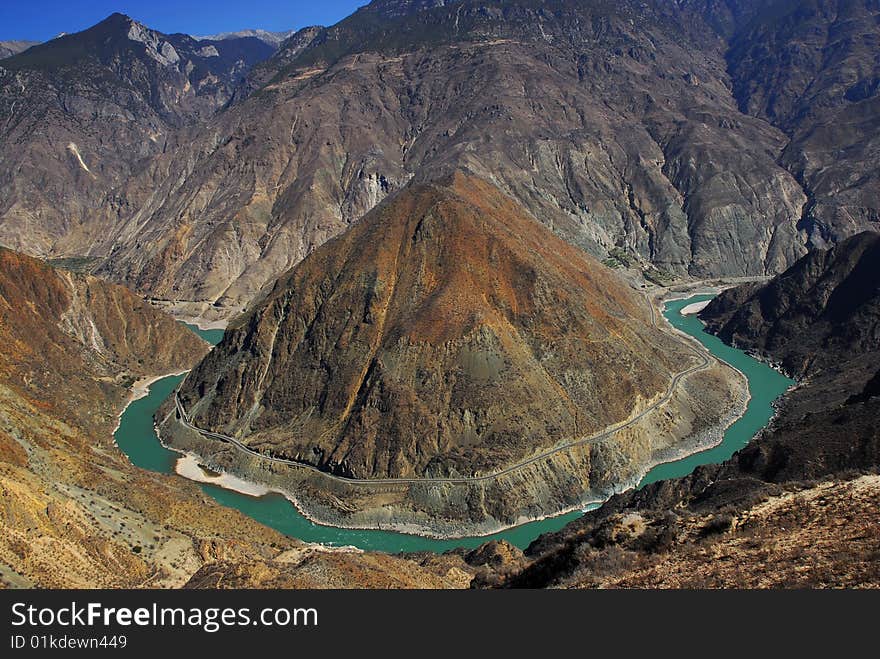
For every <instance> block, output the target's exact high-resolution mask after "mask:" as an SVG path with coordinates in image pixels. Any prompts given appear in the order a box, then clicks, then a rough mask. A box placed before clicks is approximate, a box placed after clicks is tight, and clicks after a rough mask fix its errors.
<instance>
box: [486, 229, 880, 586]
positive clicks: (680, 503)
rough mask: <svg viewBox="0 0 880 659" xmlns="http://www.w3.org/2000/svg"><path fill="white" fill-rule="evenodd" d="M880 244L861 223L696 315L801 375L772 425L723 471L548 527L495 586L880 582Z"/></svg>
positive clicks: (625, 497) (699, 472)
mask: <svg viewBox="0 0 880 659" xmlns="http://www.w3.org/2000/svg"><path fill="white" fill-rule="evenodd" d="M878 246H880V235H878V234H875V233H862V234H859V235H856V236H853V237H851V238H849V239H847V240H845V241H843V242H842V243H840V244H839V245H837V246H836V247H834V248H833V249H831V250H830V251H823V250H817V251H814V252H811V253H810V254H809V255H807V256H805V257H804V258H803V259H801V260H800V261H798V262H797V263H796V264H795V265H794V266H792V267H791V268H790V269H788V270H787V271H786V272H784V273H783V274H781V275H779V276H778V277H776V278H775V279H773V280H772V281H770V282H769V283H767V284H764V285H758V286H755V285H746V286H741V287H739V288H735V289H730V290H728V291H725V292H724V293H722V294H721V295H719V296H718V297H717V298H716V299H715V300H713V302H712V303H711V304H710V305H709V306H708V307H706V309H705V310H704V311H703V312H702V313H701V317H702V318H703V319H704V320H706V321H707V323H708V326H709V328H710V330H712V331H715V332H717V333H718V334H719V336H720V337H721V338H722V339H724V340H725V341H729V342H735V343H736V344H738V345H740V346H743V347H750V348H752V349H755V350H757V351H758V352H760V353H761V355H763V356H764V357H766V358H767V359H770V360H773V361H776V362H778V363H782V364H783V365H785V366H786V368H788V369H789V370H790V371H792V372H794V373H797V374H798V375H806V376H807V377H806V379H804V380H803V381H802V382H801V383H800V384H799V385H798V386H797V387H796V388H795V389H793V390H792V391H790V392H789V393H788V394H786V395H785V396H784V397H783V398H782V399H781V400H780V402H779V405H778V414H777V416H776V418H775V419H774V420H773V422H772V423H771V424H770V426H768V428H766V429H765V430H763V431H762V432H761V433H760V434H759V435H757V436H756V437H755V438H754V439H753V440H752V441H751V442H750V443H749V444H748V445H747V446H746V447H745V448H744V449H743V450H741V451H739V452H738V453H737V454H736V455H734V456H733V457H732V458H731V459H730V460H728V461H726V462H724V463H722V464H720V465H708V466H704V467H699V468H698V469H696V470H695V471H694V473H693V474H691V475H690V476H687V477H685V478H678V479H672V480H667V481H662V482H658V483H654V484H651V485H649V486H647V487H645V488H643V489H641V490H639V491H632V492H627V493H624V494H622V495H619V496H617V497H614V498H613V499H611V500H610V501H609V502H608V503H606V504H605V505H604V506H602V508H600V509H599V510H597V511H595V512H592V513H588V514H587V515H585V516H584V517H583V518H581V519H579V520H577V521H576V522H573V523H571V524H569V525H568V526H566V527H565V528H564V529H563V530H562V531H560V532H559V533H553V534H547V535H545V536H542V537H541V538H539V539H538V540H536V541H535V542H534V543H533V544H532V546H531V547H529V549H528V550H527V552H526V554H527V556H528V557H530V558H531V563H530V564H529V565H527V566H526V567H525V568H524V569H520V570H519V571H518V572H516V573H514V574H512V575H506V576H501V577H496V578H495V580H494V581H493V580H492V579H489V580H487V583H495V584H498V583H503V584H505V585H512V586H530V587H537V586H549V585H555V586H577V587H584V586H606V587H608V586H618V587H620V586H624V587H627V586H629V587H632V586H636V587H657V586H660V587H703V588H705V587H725V586H726V587H730V586H739V587H768V586H783V587H817V586H818V587H827V586H846V585H873V586H875V587H876V586H877V584H878V583H880V570H878V562H877V557H878V550H880V534H878V519H880V510H878V505H877V503H878V501H880V498H878V492H880V478H878V476H877V473H878V472H880V372H878V364H880V337H878V334H877V328H878V318H880V297H878V292H880V289H878V286H880V270H878V264H880V260H878V257H880V253H878ZM860 476H861V477H860ZM816 483H820V485H816Z"/></svg>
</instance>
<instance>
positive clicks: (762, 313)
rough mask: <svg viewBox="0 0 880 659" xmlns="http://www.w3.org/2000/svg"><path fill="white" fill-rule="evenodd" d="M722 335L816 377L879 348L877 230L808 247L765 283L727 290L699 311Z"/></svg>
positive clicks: (879, 246)
mask: <svg viewBox="0 0 880 659" xmlns="http://www.w3.org/2000/svg"><path fill="white" fill-rule="evenodd" d="M701 318H703V319H704V320H705V321H706V322H707V326H708V328H709V330H710V331H711V332H713V333H715V334H717V335H718V336H719V337H721V338H722V339H723V340H724V341H726V342H728V343H732V344H735V345H737V346H740V347H742V348H744V349H748V350H752V351H755V352H757V353H758V354H760V355H762V356H764V357H765V358H768V359H772V360H774V361H776V362H778V363H779V364H781V365H782V367H783V368H784V369H785V370H786V371H788V372H789V373H793V374H794V375H796V376H803V375H814V374H815V373H817V372H819V371H821V370H823V369H827V368H828V367H831V366H838V365H840V363H841V362H844V361H849V360H850V359H852V358H853V357H854V356H855V355H861V354H863V353H866V352H870V351H876V350H878V349H880V233H874V232H864V233H861V234H857V235H855V236H852V237H851V238H848V239H846V240H844V241H843V242H841V243H840V244H839V245H837V246H836V247H834V248H832V249H830V250H813V251H812V252H810V253H809V254H807V255H806V256H804V257H803V258H802V259H800V260H799V261H798V262H797V263H796V264H794V265H793V266H792V267H791V268H790V269H789V270H787V271H786V272H785V273H784V274H783V275H781V276H779V277H776V278H775V279H773V280H772V281H771V282H770V283H768V284H766V285H760V286H759V285H755V286H751V287H741V288H735V289H731V290H728V291H725V292H724V293H722V294H721V295H719V296H718V297H717V298H716V299H714V300H713V301H712V303H711V304H710V305H709V306H708V307H707V308H706V309H705V310H704V311H703V312H702V313H701Z"/></svg>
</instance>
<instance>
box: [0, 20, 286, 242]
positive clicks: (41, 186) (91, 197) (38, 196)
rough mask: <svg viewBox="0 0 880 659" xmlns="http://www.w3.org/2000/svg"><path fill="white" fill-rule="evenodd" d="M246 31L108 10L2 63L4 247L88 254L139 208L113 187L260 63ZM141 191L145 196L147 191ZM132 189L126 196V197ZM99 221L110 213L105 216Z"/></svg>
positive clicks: (263, 53)
mask: <svg viewBox="0 0 880 659" xmlns="http://www.w3.org/2000/svg"><path fill="white" fill-rule="evenodd" d="M273 51H274V48H273V47H270V46H267V45H266V44H264V43H263V42H262V41H260V40H258V39H254V38H243V39H230V40H225V41H219V42H206V41H196V40H194V39H192V38H191V37H188V36H186V35H164V34H161V33H159V32H155V31H153V30H150V29H148V28H146V27H144V26H143V25H141V24H140V23H137V22H136V21H133V20H132V19H130V18H128V17H126V16H123V15H121V14H114V15H112V16H110V17H109V18H107V19H106V20H105V21H103V22H101V23H99V24H98V25H96V26H94V27H92V28H90V29H88V30H85V31H84V32H79V33H77V34H70V35H65V36H61V37H58V38H56V39H53V40H51V41H49V42H47V43H44V44H40V45H37V46H34V47H32V48H30V49H28V50H27V51H25V52H23V53H21V54H19V55H17V56H15V57H10V58H8V59H5V60H2V62H3V63H2V66H0V116H2V117H3V120H2V122H0V165H2V166H0V189H2V192H0V217H2V220H0V243H3V244H5V245H7V246H10V247H13V248H16V249H19V250H23V251H26V252H29V253H31V254H36V255H43V256H47V255H48V256H76V257H79V256H88V255H89V253H90V252H91V251H92V250H93V248H94V247H95V246H96V245H100V243H101V240H102V236H106V234H107V231H108V230H109V227H108V226H107V224H105V223H102V222H101V221H100V220H99V219H98V218H99V217H100V213H99V212H98V211H97V209H98V208H103V209H104V212H105V213H107V214H108V215H109V216H110V217H111V218H112V217H115V218H116V220H112V219H111V220H110V222H111V224H112V223H113V222H115V221H118V219H119V217H120V216H125V217H128V216H129V213H130V212H131V211H132V210H133V208H134V207H135V206H136V205H137V204H138V203H139V202H138V200H137V199H135V196H137V195H133V193H131V192H130V193H129V196H123V195H122V194H120V192H119V191H118V188H120V187H121V186H122V185H123V184H124V183H125V182H126V181H128V180H129V179H131V178H132V177H134V176H135V175H136V173H137V172H139V171H142V170H143V168H144V163H145V162H148V161H149V159H150V158H152V157H154V156H156V155H158V154H161V153H162V152H163V151H166V150H171V151H174V149H175V144H176V141H177V138H176V137H174V135H175V131H176V130H177V129H179V128H181V127H182V126H185V125H189V124H192V123H194V122H200V121H203V120H204V119H206V118H207V117H208V116H210V115H212V114H213V113H215V112H216V111H218V110H219V109H221V108H223V107H224V106H225V105H226V104H227V103H228V102H229V101H230V99H231V98H232V96H233V93H234V91H235V90H236V88H237V87H238V85H239V84H240V83H241V82H242V81H243V79H244V77H245V74H246V73H247V71H248V70H249V69H250V67H251V66H252V65H253V64H255V63H256V62H259V61H261V60H262V59H264V58H266V57H268V56H269V55H271V54H272V52H273ZM144 185H145V186H146V187H145V188H144V189H142V190H141V191H140V194H141V195H145V196H148V195H149V192H148V190H147V188H149V187H150V186H152V185H153V183H149V182H147V183H144ZM132 195H133V196H132ZM105 220H106V216H105Z"/></svg>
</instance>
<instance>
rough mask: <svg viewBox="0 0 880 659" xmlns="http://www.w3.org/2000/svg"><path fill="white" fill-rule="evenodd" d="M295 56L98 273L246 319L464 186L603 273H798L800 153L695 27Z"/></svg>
mask: <svg viewBox="0 0 880 659" xmlns="http://www.w3.org/2000/svg"><path fill="white" fill-rule="evenodd" d="M427 4H428V5H433V4H435V3H427ZM420 6H421V5H419V7H420ZM551 9H552V11H551ZM682 12H685V13H682ZM301 36H302V37H303V38H302V39H299V40H294V39H291V41H290V44H291V45H295V47H294V48H293V50H292V51H291V50H290V48H285V47H282V49H281V50H280V51H279V53H278V54H277V55H276V56H275V58H273V59H272V60H270V61H268V62H266V63H265V64H264V65H262V66H260V67H259V69H258V74H257V75H256V78H257V79H258V80H259V81H261V82H263V81H268V84H266V86H264V87H263V88H262V89H261V90H259V91H258V92H256V93H255V94H253V95H252V96H251V97H250V98H248V99H247V100H245V101H243V102H242V103H241V104H240V105H238V106H237V107H234V108H232V109H230V111H229V112H227V113H224V116H222V117H218V118H217V121H216V124H213V125H212V126H211V127H210V129H207V130H206V131H205V132H204V133H203V134H202V135H200V136H198V137H196V138H194V139H193V140H192V141H191V145H190V146H189V147H186V156H185V157H183V156H182V154H181V152H180V151H178V152H176V153H175V154H174V156H173V157H167V158H161V157H160V158H158V159H157V160H156V161H155V162H154V163H151V165H150V167H149V169H148V173H147V174H146V176H147V177H148V178H149V179H150V180H162V181H164V182H165V183H164V184H163V185H162V186H161V187H160V189H159V190H158V191H157V192H156V194H155V195H154V196H153V197H152V198H151V199H150V200H149V204H148V205H147V206H145V207H142V208H140V209H139V212H138V213H137V215H136V216H135V215H133V216H132V217H131V219H130V220H129V221H128V222H126V223H124V224H117V225H116V229H115V233H114V234H111V235H112V246H108V247H107V249H108V250H109V251H110V255H111V256H110V257H109V258H108V259H107V261H106V262H105V264H104V265H103V266H102V267H101V272H102V273H104V274H106V275H107V276H111V277H114V278H117V279H120V280H123V281H127V282H131V283H132V284H133V285H134V286H136V287H138V288H139V289H142V290H146V291H151V292H153V293H155V294H156V295H159V296H162V297H168V298H175V297H177V298H186V299H192V300H201V301H207V302H208V303H214V302H216V303H218V304H219V305H220V306H229V307H232V308H237V306H238V305H239V304H241V303H242V302H245V301H247V300H248V299H250V298H251V297H252V296H253V295H254V293H255V292H256V291H258V290H259V289H260V288H261V287H262V285H263V284H264V283H265V282H266V281H270V280H271V279H273V278H274V277H275V276H277V275H278V274H279V273H280V272H283V271H284V270H286V269H288V268H289V267H291V266H292V265H294V264H295V263H297V262H298V261H299V260H301V259H302V258H303V257H304V256H305V255H306V254H308V253H309V252H310V251H311V250H312V249H314V247H316V246H318V245H320V244H322V243H323V242H324V241H325V240H327V239H328V238H330V237H332V236H333V235H335V234H336V233H338V232H339V231H341V230H343V229H344V228H345V227H347V226H348V225H349V224H351V223H352V222H354V221H356V220H357V219H358V218H359V217H360V216H361V215H362V214H363V213H364V212H366V211H367V210H369V209H370V208H371V207H372V206H373V205H375V204H376V203H377V202H378V201H379V200H381V199H382V198H383V197H384V196H386V195H387V194H388V193H389V192H391V191H393V190H395V189H399V188H400V187H402V186H403V185H405V184H406V183H407V182H408V181H409V180H410V178H411V177H413V176H415V177H417V178H420V179H422V180H431V179H434V178H436V177H442V176H444V175H446V174H448V173H449V172H450V171H452V170H454V169H455V168H457V167H459V166H466V167H468V168H469V169H471V170H472V171H474V172H477V173H478V174H480V175H482V176H483V177H484V178H487V179H490V180H493V181H495V182H496V183H497V184H498V185H499V186H500V187H501V188H502V189H504V190H505V191H507V192H509V193H510V194H512V195H513V196H514V197H516V198H517V199H518V200H519V201H520V202H521V203H523V205H525V206H526V208H528V209H529V210H530V211H531V212H532V214H533V215H534V216H535V217H536V218H538V219H539V220H540V221H542V222H544V223H545V224H546V225H547V226H549V227H551V228H552V229H553V230H554V232H556V233H557V234H558V235H560V236H562V237H563V238H564V239H566V240H567V241H569V242H571V243H573V244H575V245H577V246H580V247H582V248H584V249H586V250H588V251H590V252H592V253H593V254H596V255H601V256H604V255H605V254H606V253H607V252H608V250H610V249H613V248H615V247H616V248H619V249H622V250H623V251H625V252H627V253H629V254H631V255H633V256H634V257H636V258H638V259H644V260H651V261H653V262H654V263H656V264H657V266H658V267H660V268H661V269H663V270H667V271H670V272H674V273H678V274H685V273H688V272H690V273H692V274H694V275H706V274H737V275H741V274H747V273H763V272H776V271H779V270H781V269H782V268H784V267H785V266H787V265H788V264H790V263H791V262H793V261H794V260H795V259H796V258H797V257H798V256H799V255H800V254H801V253H803V246H802V245H803V242H804V238H803V237H802V236H799V235H798V231H797V228H796V224H797V222H798V221H799V219H800V217H801V210H802V206H803V204H804V203H805V202H806V198H805V197H804V196H803V195H802V192H801V189H800V186H799V185H798V184H797V182H796V181H795V179H794V178H793V177H792V176H791V175H790V174H789V173H788V172H787V171H785V170H784V169H783V168H781V167H780V166H778V165H777V163H776V159H777V157H778V156H779V154H780V153H781V151H782V149H783V148H784V146H785V144H786V138H785V136H784V135H783V134H782V133H781V132H780V131H778V130H777V129H775V128H773V127H771V126H769V125H768V124H767V123H766V122H764V121H761V120H756V119H753V118H751V117H748V116H745V115H743V114H741V113H740V112H739V110H738V108H737V104H736V101H735V99H734V98H733V97H732V96H731V94H730V92H729V89H728V87H729V80H728V79H727V75H726V73H725V68H726V62H725V61H724V49H725V44H724V42H723V41H722V40H721V39H719V38H718V37H716V36H715V35H714V33H713V31H712V29H711V28H709V27H708V26H707V25H706V23H705V22H704V21H703V20H702V19H701V18H700V16H699V15H697V14H695V13H693V12H691V11H690V10H686V9H684V8H676V7H675V6H673V5H671V4H670V3H665V2H664V3H659V2H658V3H648V5H646V7H645V8H644V9H643V8H642V6H641V4H639V6H638V7H637V6H636V4H635V3H629V2H624V3H603V2H591V3H573V2H562V1H556V2H553V3H551V5H550V6H548V7H543V6H538V5H536V4H535V3H531V2H525V1H514V2H490V3H488V5H487V4H486V3H481V2H469V1H465V2H457V3H450V4H447V5H444V6H438V7H429V8H426V9H422V10H420V11H415V7H414V6H410V4H406V5H400V3H373V4H372V5H370V6H368V7H366V8H364V9H362V10H359V11H358V12H356V13H355V14H354V15H353V16H352V17H350V18H349V19H346V20H345V21H343V22H341V23H340V24H338V25H336V26H333V27H331V28H327V29H324V30H318V31H317V33H315V34H312V33H309V34H308V35H301ZM272 67H275V68H274V71H275V72H274V77H270V76H269V75H268V73H269V72H270V71H271V69H272ZM340 99H344V102H343V103H340V102H339V100H340ZM487 99H491V101H489V100H487ZM221 136H222V137H221ZM136 185H138V186H140V185H141V184H140V183H137V184H136Z"/></svg>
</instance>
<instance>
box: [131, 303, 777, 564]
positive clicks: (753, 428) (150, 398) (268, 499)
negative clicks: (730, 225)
mask: <svg viewBox="0 0 880 659" xmlns="http://www.w3.org/2000/svg"><path fill="white" fill-rule="evenodd" d="M711 297H712V296H711V295H702V296H693V297H690V298H688V299H686V300H675V301H673V302H669V303H667V304H666V306H665V308H664V311H663V315H664V316H665V317H666V318H667V319H668V320H669V322H670V323H671V324H672V325H674V326H675V327H677V328H678V329H680V330H682V331H684V332H687V333H688V334H690V335H691V336H693V337H695V338H696V339H697V340H698V341H699V342H700V343H702V344H703V345H704V346H706V348H708V349H709V350H710V351H711V352H712V353H713V354H714V355H715V356H717V357H718V358H720V359H723V360H724V361H726V362H727V363H729V364H731V365H732V366H734V367H736V368H738V369H739V370H740V371H742V372H743V373H744V374H745V375H746V377H747V378H748V381H749V390H750V392H751V400H750V401H749V405H748V409H747V410H746V413H745V414H744V415H743V416H742V417H740V419H739V420H737V421H736V422H735V423H734V424H733V425H732V426H730V428H728V429H727V432H726V433H725V434H724V439H723V441H722V442H721V443H720V444H719V445H718V446H716V447H715V448H712V449H709V450H706V451H701V452H700V453H695V454H693V455H690V456H688V457H685V458H682V459H680V460H675V461H673V462H668V463H666V464H661V465H658V466H656V467H654V468H653V469H651V470H650V471H649V472H648V473H647V474H646V475H645V477H644V479H642V482H641V483H640V484H639V487H642V486H644V485H647V484H649V483H653V482H655V481H658V480H663V479H667V478H676V477H679V476H685V475H687V474H689V473H691V472H692V471H693V470H694V469H695V468H696V467H697V466H699V465H703V464H711V463H717V462H722V461H724V460H726V459H727V458H729V457H730V456H731V455H733V454H734V453H735V452H736V451H737V450H739V449H741V448H742V447H743V446H745V445H746V443H748V441H749V440H750V439H751V438H752V437H753V436H754V435H755V433H756V432H758V430H760V429H761V428H762V427H764V426H765V425H766V424H767V422H768V421H769V420H770V418H771V417H772V415H773V406H772V403H773V401H774V400H775V399H776V398H777V397H778V396H780V395H781V394H782V393H783V392H785V390H786V389H788V387H790V386H791V385H792V384H793V381H792V380H790V379H788V378H786V377H784V376H783V375H781V374H780V373H778V372H777V371H775V370H773V369H772V368H770V367H769V366H767V365H766V364H763V363H761V362H759V361H757V360H755V359H753V358H751V357H749V356H748V355H747V354H745V353H744V352H742V351H741V350H737V349H735V348H731V347H730V346H727V345H725V344H724V343H723V342H722V341H720V340H719V339H718V338H716V337H714V336H712V335H711V334H708V333H706V332H704V331H703V324H702V323H701V322H700V320H699V319H698V318H697V317H696V316H693V315H691V316H682V315H681V314H680V313H679V312H680V311H681V309H682V308H684V307H685V306H686V305H688V304H691V303H694V302H700V301H702V300H708V299H710V298H711ZM190 327H191V329H193V331H195V332H197V333H198V334H199V335H200V336H202V337H203V338H205V339H206V340H207V341H210V342H211V343H213V344H216V343H217V342H219V341H220V339H221V337H222V336H223V331H222V330H204V331H203V330H199V329H198V328H195V327H192V326H190ZM182 379H183V376H182V375H177V376H170V377H166V378H163V379H161V380H158V381H156V382H155V383H154V384H153V385H152V386H151V387H150V391H149V394H148V395H147V396H145V397H144V398H141V399H138V400H136V401H133V402H132V403H131V404H130V405H129V406H128V407H127V408H126V410H125V411H124V412H123V414H122V418H121V419H120V424H119V429H118V430H117V431H116V434H115V438H116V442H117V444H118V445H119V448H120V449H122V450H123V451H124V452H125V453H126V454H127V455H128V457H129V459H130V460H131V462H132V463H133V464H134V465H136V466H138V467H141V468H142V469H149V470H151V471H157V472H161V473H165V474H173V473H174V465H175V462H176V461H177V459H178V458H179V457H180V456H179V454H178V453H175V452H174V451H170V450H168V449H166V448H165V447H164V446H162V445H161V444H160V443H159V440H158V438H157V437H156V433H155V430H154V428H153V414H154V413H155V412H156V410H157V409H158V408H159V405H161V403H162V401H164V400H165V399H166V398H167V397H168V396H169V395H171V392H173V391H174V389H175V387H177V385H178V384H179V383H180V381H181V380H182ZM202 489H203V490H204V491H205V492H206V493H207V494H208V495H209V496H211V497H213V498H214V499H215V500H217V501H218V502H219V503H221V504H223V505H224V506H228V507H230V508H236V509H238V510H240V511H241V512H243V513H244V514H246V515H249V516H250V517H253V518H254V519H255V520H257V521H258V522H261V523H263V524H265V525H266V526H271V527H272V528H274V529H276V530H278V531H280V532H282V533H284V534H286V535H289V536H292V537H295V538H299V539H301V540H304V541H306V542H320V543H324V544H327V545H354V546H356V547H360V548H361V549H367V550H375V551H384V552H403V551H434V552H442V551H446V550H448V549H453V548H455V547H477V546H478V545H481V544H482V543H484V542H486V541H488V540H492V539H501V538H503V539H505V540H507V541H508V542H510V543H512V544H514V545H516V546H518V547H522V548H525V547H526V546H528V544H529V543H530V542H531V541H532V540H534V539H535V538H537V537H538V536H539V535H541V534H542V533H548V532H551V531H557V530H559V529H561V528H562V527H563V526H565V525H566V524H567V523H568V522H570V521H572V520H573V519H577V518H578V517H579V516H580V515H582V514H583V512H582V511H575V512H572V513H568V514H565V515H557V516H556V517H549V518H547V519H544V520H540V521H536V522H530V523H528V524H523V525H522V526H517V527H514V528H510V529H507V530H505V531H502V532H501V533H496V534H494V535H490V536H478V537H471V538H458V539H455V540H438V539H434V538H425V537H422V536H416V535H407V534H403V533H395V532H392V531H381V530H354V529H342V528H337V527H333V526H322V525H320V524H315V523H314V522H311V521H310V520H308V519H307V518H305V517H303V516H302V515H301V514H300V513H299V511H298V510H297V509H296V508H295V507H294V505H293V504H292V503H290V501H288V500H287V499H286V498H284V497H283V496H281V495H279V494H269V495H266V496H262V497H252V496H248V495H245V494H240V493H238V492H233V491H231V490H225V489H223V488H220V487H217V486H214V485H202Z"/></svg>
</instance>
